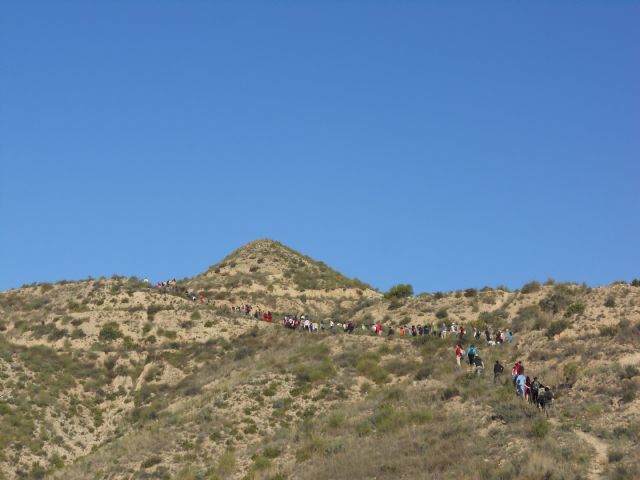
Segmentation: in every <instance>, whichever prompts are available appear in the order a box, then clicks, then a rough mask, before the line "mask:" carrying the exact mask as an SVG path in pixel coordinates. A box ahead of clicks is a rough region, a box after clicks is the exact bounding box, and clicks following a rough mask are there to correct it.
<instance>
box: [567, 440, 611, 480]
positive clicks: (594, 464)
mask: <svg viewBox="0 0 640 480" xmlns="http://www.w3.org/2000/svg"><path fill="white" fill-rule="evenodd" d="M575 432H576V435H577V436H578V438H580V439H581V440H583V441H585V442H587V443H588V444H589V445H591V446H592V447H593V449H594V450H595V452H596V454H595V456H594V457H593V458H592V459H591V465H590V467H589V479H591V480H598V479H600V478H602V469H603V468H604V466H605V465H606V464H607V445H606V444H605V443H604V442H603V441H602V440H600V439H598V438H597V437H595V436H594V435H591V434H589V433H586V432H583V431H581V430H575Z"/></svg>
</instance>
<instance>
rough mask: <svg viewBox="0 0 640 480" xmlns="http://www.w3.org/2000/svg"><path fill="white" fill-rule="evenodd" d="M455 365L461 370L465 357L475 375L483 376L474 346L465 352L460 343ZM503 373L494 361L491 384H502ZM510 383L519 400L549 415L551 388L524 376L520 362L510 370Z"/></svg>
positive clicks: (480, 359) (482, 362)
mask: <svg viewBox="0 0 640 480" xmlns="http://www.w3.org/2000/svg"><path fill="white" fill-rule="evenodd" d="M455 356H456V365H457V366H458V368H462V365H461V362H462V359H463V358H464V357H465V356H466V357H467V360H468V361H469V368H471V369H473V370H475V374H476V375H478V376H482V375H484V361H483V360H482V358H480V354H479V353H478V349H477V348H476V346H475V345H471V346H470V347H469V348H468V349H467V351H466V352H465V350H464V349H463V348H462V346H461V345H460V343H457V344H456V346H455ZM503 372H504V366H503V365H502V364H501V363H500V360H496V363H495V364H494V366H493V383H501V382H502V374H503ZM511 381H512V383H513V386H514V387H515V393H516V395H517V396H518V397H519V398H522V399H523V400H525V401H528V402H529V403H531V404H533V405H535V406H536V407H538V408H540V409H542V410H543V411H544V412H545V414H546V415H549V409H550V407H551V405H552V403H553V398H554V396H553V392H552V391H551V388H550V387H548V386H546V385H543V384H542V382H540V381H539V380H538V377H533V379H531V377H529V376H526V375H525V373H524V365H523V364H522V362H521V361H518V362H516V363H515V365H514V366H513V369H512V370H511Z"/></svg>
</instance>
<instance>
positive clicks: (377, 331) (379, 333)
mask: <svg viewBox="0 0 640 480" xmlns="http://www.w3.org/2000/svg"><path fill="white" fill-rule="evenodd" d="M376 333H377V334H378V335H382V324H381V323H380V322H378V324H377V325H376Z"/></svg>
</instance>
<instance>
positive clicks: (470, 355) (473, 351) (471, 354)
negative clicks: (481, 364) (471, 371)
mask: <svg viewBox="0 0 640 480" xmlns="http://www.w3.org/2000/svg"><path fill="white" fill-rule="evenodd" d="M476 353H478V351H477V350H476V346H475V345H471V346H470V347H469V350H467V358H469V366H470V367H472V366H473V359H474V358H475V356H476Z"/></svg>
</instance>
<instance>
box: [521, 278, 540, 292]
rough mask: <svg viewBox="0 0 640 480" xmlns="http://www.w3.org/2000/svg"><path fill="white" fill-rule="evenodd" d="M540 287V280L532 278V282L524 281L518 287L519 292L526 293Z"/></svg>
mask: <svg viewBox="0 0 640 480" xmlns="http://www.w3.org/2000/svg"><path fill="white" fill-rule="evenodd" d="M541 288H542V286H541V285H540V282H538V281H537V280H534V281H533V282H529V283H525V284H524V285H523V286H522V288H521V289H520V292H521V293H523V294H525V295H527V294H529V293H535V292H539V291H540V289H541Z"/></svg>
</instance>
